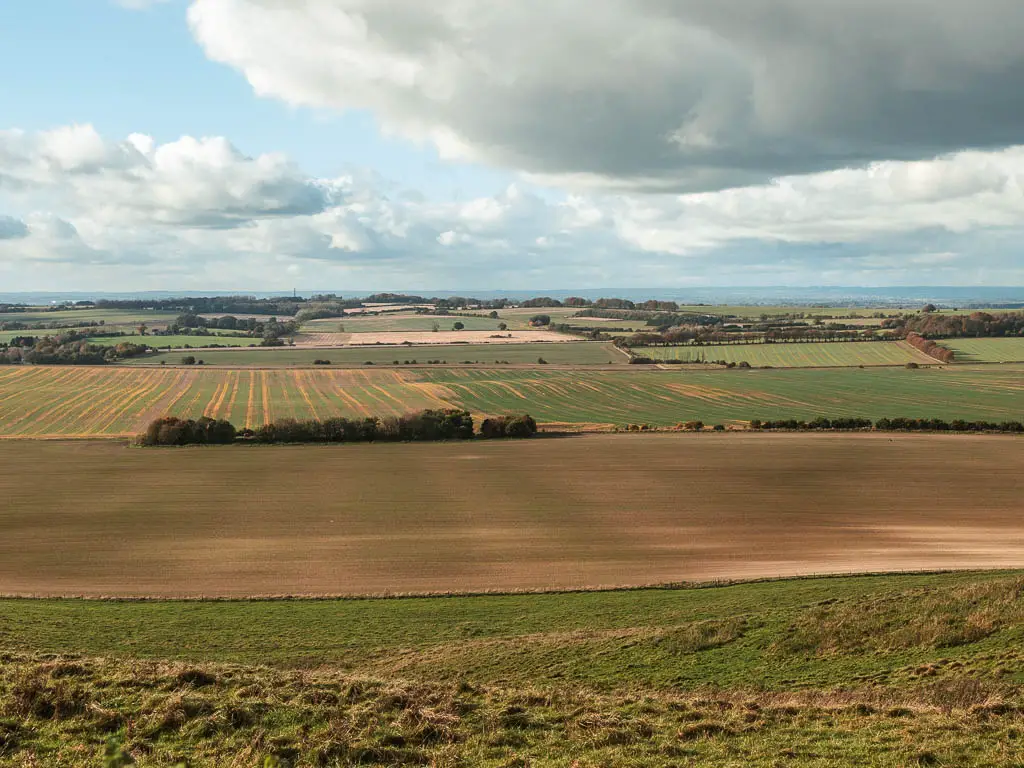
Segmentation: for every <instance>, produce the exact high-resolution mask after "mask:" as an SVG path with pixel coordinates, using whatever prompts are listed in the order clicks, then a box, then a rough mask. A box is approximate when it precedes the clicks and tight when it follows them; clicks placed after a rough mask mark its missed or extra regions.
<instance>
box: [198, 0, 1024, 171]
mask: <svg viewBox="0 0 1024 768" xmlns="http://www.w3.org/2000/svg"><path fill="white" fill-rule="evenodd" d="M190 21H191V25H192V28H193V31H194V34H195V36H196V38H197V39H198V41H199V42H200V43H201V44H202V45H203V47H204V48H205V50H206V51H207V53H208V55H209V56H210V57H211V58H213V59H215V60H218V61H221V62H224V63H227V64H229V65H231V66H233V67H236V68H237V69H239V70H241V71H242V72H244V73H245V74H246V76H247V77H248V78H249V80H250V82H251V83H252V85H253V86H254V88H255V89H256V91H257V92H258V93H260V94H261V95H266V96H273V97H277V98H280V99H283V100H285V101H287V102H289V103H294V104H309V105H316V106H327V107H336V108H341V109H344V108H365V109H371V110H373V111H374V112H375V113H376V114H377V115H378V116H379V118H380V119H381V120H382V121H383V123H384V124H385V125H387V126H389V127H390V128H392V129H394V130H397V131H399V132H403V133H405V134H407V135H410V136H418V137H427V138H431V139H433V140H434V141H436V142H437V144H438V146H439V148H440V149H441V151H442V153H443V154H446V155H449V156H454V157H461V158H465V159H469V160H482V161H485V162H488V163H492V164H495V165H500V166H504V167H508V168H512V169H516V170H520V171H525V172H528V173H531V174H535V175H537V176H538V177H540V178H551V179H554V180H556V181H558V182H560V183H576V184H594V185H601V186H605V187H611V188H625V189H636V190H675V191H699V190H714V189H720V188H723V187H731V186H739V185H747V184H752V183H759V182H763V181H766V180H768V179H770V178H774V177H777V176H780V175H787V174H798V173H807V172H813V171H820V170H826V169H832V168H840V167H846V166H851V165H859V164H863V163H866V162H869V161H872V160H879V159H914V158H926V157H932V156H934V155H936V154H940V153H944V152H950V151H956V150H960V149H964V148H995V147H1004V146H1008V145H1010V144H1014V143H1017V142H1019V141H1020V140H1021V134H1020V126H1021V125H1022V124H1024V89H1021V88H1020V87H1019V83H1020V82H1024V46H1022V45H1021V44H1020V41H1021V39H1024V4H1021V3H1020V2H1018V1H1017V0H971V2H967V0H858V1H857V2H851V1H850V0H773V1H772V2H751V1H750V0H602V2H600V3H595V2H593V0H548V2H544V3H537V2H527V1H525V0H524V1H523V2H515V3H512V2H509V3H496V4H495V3H470V2H465V1H464V0H437V1H436V2H433V3H429V4H426V3H423V2H421V0H387V2H375V3H368V2H365V0H194V2H193V4H192V7H191V9H190ZM299 40H301V41H302V43H301V49H300V50H297V47H296V46H297V42H296V41H299Z"/></svg>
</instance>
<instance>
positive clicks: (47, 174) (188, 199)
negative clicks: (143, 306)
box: [0, 125, 332, 227]
mask: <svg viewBox="0 0 1024 768" xmlns="http://www.w3.org/2000/svg"><path fill="white" fill-rule="evenodd" d="M5 188H6V189H11V190H21V191H39V190H49V191H50V192H52V194H53V195H54V196H57V197H60V198H63V199H64V200H65V201H66V202H67V204H68V205H70V206H71V207H72V208H73V209H75V210H79V211H82V212H85V213H87V214H88V215H89V216H90V217H92V218H95V219H98V220H102V221H106V222H108V223H110V224H119V223H124V222H126V221H129V220H132V221H139V222H150V223H162V224H174V225H183V226H207V227H232V226H238V225H241V224H245V223H247V222H248V221H250V220H251V219H253V218H257V217H267V216H296V215H306V214H311V213H317V212H319V211H322V210H323V209H324V207H325V206H326V205H327V203H328V201H329V199H330V195H331V194H332V193H331V191H330V190H328V189H325V188H324V187H322V186H319V185H318V184H316V183H314V182H311V181H310V180H309V179H307V178H305V177H304V176H303V175H302V174H301V173H300V172H299V171H298V169H297V168H295V167H294V166H293V165H292V163H290V162H289V161H288V160H287V158H285V157H284V156H283V155H279V154H269V155H261V156H259V157H255V158H252V157H247V156H245V155H243V154H242V153H240V152H239V151H238V150H237V149H235V148H234V147H233V146H232V145H231V143H230V142H228V141H227V140H226V139H223V138H203V139H195V138H192V137H188V136H186V137H184V138H182V139H179V140H178V141H175V142H172V143H168V144H162V145H159V146H158V145H156V144H155V142H154V141H153V139H151V138H150V137H148V136H144V135H141V134H135V135H132V136H130V137H129V138H128V139H126V140H124V141H118V142H111V141H107V140H105V139H104V138H103V137H101V136H100V135H99V134H98V133H97V132H96V130H95V129H94V128H93V127H92V126H89V125H73V126H66V127H62V128H57V129H55V130H52V131H45V132H40V133H25V132H23V131H0V190H3V189H5Z"/></svg>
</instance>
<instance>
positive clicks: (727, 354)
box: [633, 341, 938, 368]
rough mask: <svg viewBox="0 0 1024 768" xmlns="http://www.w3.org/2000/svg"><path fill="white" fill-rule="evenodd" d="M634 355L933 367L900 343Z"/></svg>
mask: <svg viewBox="0 0 1024 768" xmlns="http://www.w3.org/2000/svg"><path fill="white" fill-rule="evenodd" d="M633 353H634V354H635V355H638V356H640V357H650V358H652V359H654V360H684V361H687V362H695V361H714V360H724V361H725V362H727V363H740V362H744V361H745V362H748V363H750V364H751V365H753V366H755V367H759V366H765V365H768V366H773V367H776V368H818V367H823V368H824V367H832V366H856V365H905V364H906V363H918V364H921V365H935V364H937V363H938V361H937V360H936V359H935V358H933V357H928V355H926V354H924V353H922V352H920V351H918V350H916V349H914V348H913V347H912V346H910V345H909V344H907V343H906V342H904V341H892V342H887V341H872V342H831V343H825V342H820V343H819V342H812V343H808V344H722V345H718V346H701V347H694V346H687V347H638V348H636V349H634V350H633Z"/></svg>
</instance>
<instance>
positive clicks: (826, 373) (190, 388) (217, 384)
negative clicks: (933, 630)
mask: <svg viewBox="0 0 1024 768" xmlns="http://www.w3.org/2000/svg"><path fill="white" fill-rule="evenodd" d="M863 346H875V345H872V344H864V345H863ZM1022 404H1024V371H1022V370H1021V369H1020V368H1019V367H1017V366H993V367H979V368H971V367H948V368H944V369H921V370H916V371H914V370H905V369H903V368H874V369H872V368H866V369H864V370H860V369H857V368H852V369H820V370H813V369H807V370H782V369H778V370H752V371H739V370H735V371H723V370H688V369H683V370H676V369H673V370H667V371H636V370H623V371H612V370H596V371H589V372H587V371H569V370H527V369H507V370H494V369H492V370H482V369H445V368H437V369H420V370H411V369H405V370H403V369H385V370H374V369H373V368H369V369H365V370H363V369H356V370H345V369H328V370H314V369H292V370H287V369H281V370H244V369H243V370H226V369H167V368H163V369H161V368H128V367H121V368H115V367H110V368H78V367H63V368H60V367H20V366H19V367H9V368H4V369H0V436H6V437H46V436H80V437H88V436H118V435H129V434H135V433H137V432H139V431H140V430H141V429H142V428H143V427H144V426H145V425H146V424H147V423H148V422H149V421H151V420H152V419H154V418H157V417H159V416H163V415H176V416H182V417H186V418H198V417H200V416H210V417H214V418H223V419H228V420H229V421H231V422H232V423H234V424H236V425H238V426H243V425H244V426H247V427H256V426H259V425H260V424H263V423H265V422H266V421H272V420H279V419H282V418H289V417H291V418H297V419H324V418H328V417H331V416H348V417H358V416H365V415H371V414H373V415H388V414H401V413H406V412H408V411H412V410H420V409H423V408H445V407H458V408H465V409H467V410H470V411H471V412H473V413H474V414H475V415H477V416H484V415H493V414H500V413H505V412H509V411H523V410H528V411H529V412H530V413H531V414H533V415H534V416H535V417H536V418H537V419H538V420H539V421H541V422H542V423H576V424H615V425H622V424H626V423H637V422H645V423H649V424H652V425H672V424H676V423H679V422H683V421H689V420H702V421H704V422H706V423H729V422H734V423H735V422H743V421H747V420H749V419H751V418H761V419H791V418H796V419H812V418H814V417H815V416H819V415H828V416H830V417H858V418H869V419H873V420H875V419H879V418H884V417H895V416H899V417H907V418H942V419H947V420H952V419H968V420H987V421H1004V420H1013V419H1020V418H1021V417H1022V416H1024V406H1022Z"/></svg>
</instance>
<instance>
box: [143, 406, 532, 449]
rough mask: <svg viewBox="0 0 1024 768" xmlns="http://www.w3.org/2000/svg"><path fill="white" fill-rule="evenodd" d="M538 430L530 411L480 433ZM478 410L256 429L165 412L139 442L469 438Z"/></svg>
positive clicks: (489, 423) (492, 421)
mask: <svg viewBox="0 0 1024 768" xmlns="http://www.w3.org/2000/svg"><path fill="white" fill-rule="evenodd" d="M536 433H537V422H536V421H535V420H534V419H533V417H531V416H530V415H528V414H515V415H508V416H498V417H492V418H489V419H486V420H484V422H483V424H482V425H481V430H480V437H482V438H485V439H495V438H503V437H509V438H524V437H531V436H533V435H535V434H536ZM475 436H476V434H475V432H474V425H473V416H472V415H471V414H470V413H469V412H468V411H462V410H458V409H444V410H441V409H426V410H422V411H415V412H412V413H407V414H405V415H403V416H371V417H367V418H362V419H347V418H343V417H338V418H332V419H323V420H318V419H309V420H298V419H279V420H278V421H274V422H270V423H268V424H264V425H263V426H261V427H259V428H258V429H256V430H248V429H247V430H237V429H236V428H235V427H234V426H233V425H232V424H231V423H230V422H227V421H224V420H219V421H218V420H214V419H209V418H206V417H203V418H201V419H198V420H192V419H180V418H178V417H176V416H165V417H163V418H160V419H156V420H155V421H153V422H152V423H150V425H149V426H148V427H147V428H146V431H145V432H144V433H143V434H142V435H140V436H139V438H138V442H139V444H140V445H207V444H210V445H215V444H226V443H233V442H239V441H242V442H253V443H264V444H276V443H370V442H422V441H438V440H470V439H472V438H473V437H475Z"/></svg>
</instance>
